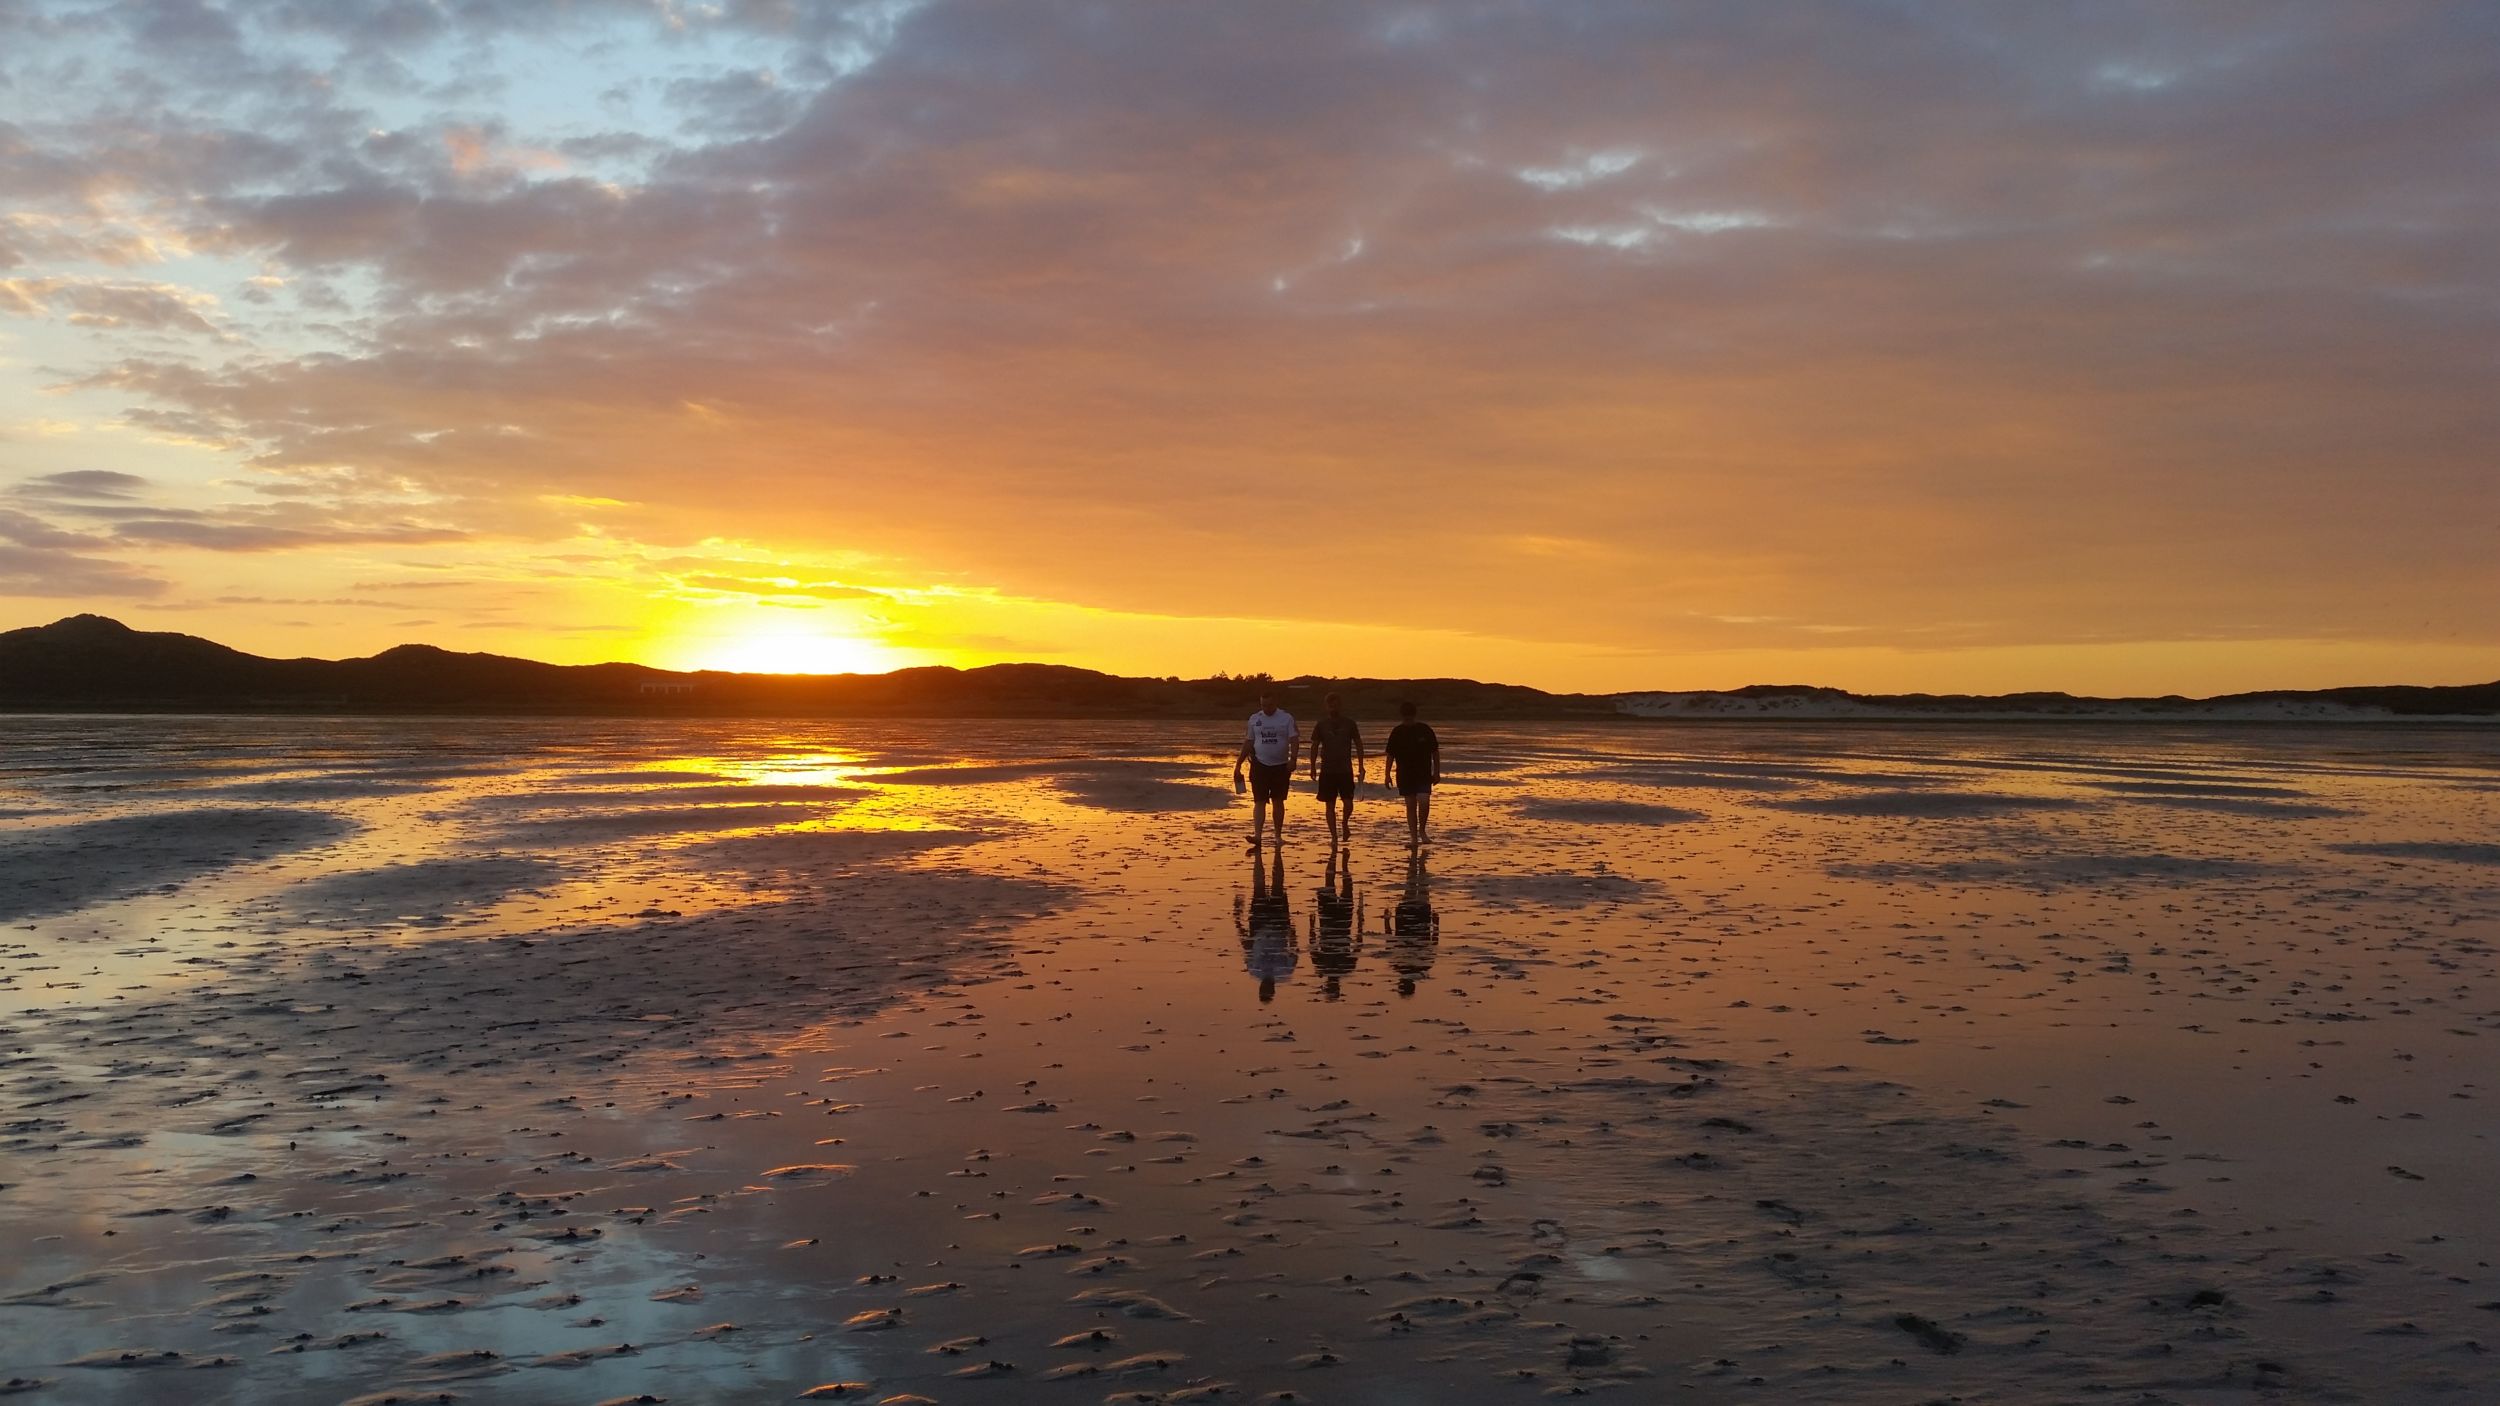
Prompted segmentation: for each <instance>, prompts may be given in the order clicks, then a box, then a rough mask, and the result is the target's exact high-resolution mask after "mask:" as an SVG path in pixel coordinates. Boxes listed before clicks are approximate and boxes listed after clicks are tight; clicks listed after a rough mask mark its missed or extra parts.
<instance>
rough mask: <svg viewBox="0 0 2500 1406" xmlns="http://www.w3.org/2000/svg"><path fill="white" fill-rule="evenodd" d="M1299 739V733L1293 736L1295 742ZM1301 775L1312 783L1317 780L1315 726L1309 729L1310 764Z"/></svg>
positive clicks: (1316, 732) (1317, 743)
mask: <svg viewBox="0 0 2500 1406" xmlns="http://www.w3.org/2000/svg"><path fill="white" fill-rule="evenodd" d="M1300 737H1301V734H1300V733H1296V734H1295V738H1296V740H1299V739H1300ZM1302 774H1303V775H1304V776H1305V777H1307V778H1308V779H1310V780H1312V781H1317V780H1319V728H1318V725H1316V724H1314V725H1313V726H1312V728H1311V764H1310V766H1308V767H1306V768H1304V770H1303V773H1302Z"/></svg>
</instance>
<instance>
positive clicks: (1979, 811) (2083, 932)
mask: <svg viewBox="0 0 2500 1406" xmlns="http://www.w3.org/2000/svg"><path fill="white" fill-rule="evenodd" d="M1442 735H1443V738H1444V741H1445V745H1446V746H1447V748H1448V749H1449V759H1450V771H1451V776H1450V778H1449V784H1447V785H1446V786H1445V787H1444V788H1443V790H1442V793H1441V797H1440V801H1439V803H1438V806H1437V809H1436V826H1437V831H1438V833H1437V836H1436V839H1435V842H1434V843H1433V845H1432V846H1431V847H1430V850H1429V852H1428V854H1426V855H1424V856H1423V857H1422V858H1421V859H1420V860H1418V861H1412V862H1410V858H1409V855H1408V851H1407V848H1406V845H1405V843H1404V839H1403V830H1404V824H1403V820H1402V817H1400V816H1399V815H1398V814H1396V813H1395V812H1396V810H1397V806H1396V803H1395V800H1394V798H1392V797H1390V796H1388V795H1387V794H1386V793H1384V792H1382V791H1381V790H1380V789H1379V788H1378V786H1377V785H1376V784H1375V785H1374V786H1372V787H1370V788H1367V790H1366V792H1365V794H1364V799H1363V800H1362V802H1361V810H1360V812H1359V815H1358V818H1357V822H1356V826H1355V834H1354V839H1353V842H1352V844H1351V845H1350V847H1349V848H1348V849H1347V851H1346V852H1345V854H1344V855H1343V856H1342V857H1340V858H1336V859H1332V856H1331V851H1330V846H1329V845H1328V843H1327V840H1326V837H1325V835H1324V833H1323V831H1322V828H1321V825H1320V822H1319V818H1318V811H1317V807H1316V804H1315V802H1313V801H1312V799H1311V798H1310V796H1309V794H1308V791H1307V787H1306V788H1304V789H1301V790H1298V791H1297V793H1296V795H1295V797H1294V799H1293V801H1292V803H1291V817H1290V826H1289V832H1288V837H1287V840H1286V843H1285V845H1284V847H1283V848H1282V850H1281V851H1275V850H1271V851H1269V852H1267V853H1265V854H1263V855H1261V856H1260V857H1259V858H1258V859H1256V860H1253V859H1252V858H1251V857H1250V856H1249V855H1247V854H1245V853H1244V851H1243V849H1242V840H1243V837H1244V835H1245V834H1246V832H1247V829H1248V811H1247V802H1246V801H1244V800H1241V799H1238V798H1236V797H1235V796H1234V795H1233V793H1232V792H1231V790H1230V788H1229V785H1228V784H1226V783H1227V759H1228V755H1229V750H1230V746H1231V743H1232V733H1231V731H1230V730H1229V729H1227V728H1225V727H1222V726H1217V725H1210V726H1206V727H1197V726H1190V725H1183V724H1171V723H1156V724H1146V725H1125V724H1117V723H1083V724H1054V723H970V722H966V723H936V722H932V723H876V724H864V723H766V722H731V723H697V722H682V721H678V722H668V721H658V722H615V721H596V722H581V721H552V720H550V721H491V720H490V721H480V720H442V721H426V722H414V723H411V722H404V721H392V720H383V719H361V720H335V719H216V718H199V719H178V718H145V719H141V718H131V719H98V718H75V719H73V718H41V717H14V718H6V719H0V921H4V922H5V924H6V927H5V928H4V929H0V1012H5V1014H4V1015H0V1033H5V1035H6V1040H5V1045H6V1050H7V1053H6V1056H5V1069H4V1070H0V1074H4V1075H5V1080H4V1082H0V1097H5V1100H6V1105H7V1110H6V1114H5V1127H4V1128H0V1226H4V1227H5V1236H0V1244H5V1245H7V1246H8V1247H10V1253H9V1256H8V1262H7V1264H6V1266H5V1268H0V1381H5V1383H6V1386H5V1391H7V1392H11V1393H23V1394H25V1395H26V1397H27V1399H29V1400H30V1401H33V1402H44V1403H49V1402H61V1403H89V1402H93V1403H108V1402H109V1403H155V1402H166V1403H174V1402H182V1403H188V1402H251V1403H274V1404H277V1406H285V1404H286V1403H299V1402H301V1403H324V1406H329V1404H330V1403H356V1406H379V1403H385V1402H397V1403H415V1402H477V1403H499V1402H509V1403H525V1402H527V1403H535V1402H582V1403H600V1402H607V1403H614V1402H642V1401H675V1402H717V1401H769V1400H787V1399H798V1398H810V1399H831V1400H843V1401H864V1402H885V1403H892V1406H903V1404H904V1403H918V1402H924V1401H933V1402H942V1403H947V1406H959V1403H983V1402H991V1403H1024V1402H1036V1403H1062V1402H1064V1403H1089V1404H1090V1403H1095V1402H1119V1403H1134V1404H1135V1406H1144V1403H1166V1402H1168V1403H1180V1402H1328V1403H1337V1402H1343V1403H1372V1402H1379V1403H1408V1402H1417V1403H1421V1402H1433V1403H1439V1404H1441V1406H1447V1404H1448V1403H1474V1402H1515V1401H1533V1400H1541V1399H1546V1398H1560V1397H1573V1396H1580V1395H1609V1396H1612V1397H1613V1398H1615V1399H1619V1400H1624V1401H1638V1402H1651V1401H1664V1402H1695V1403H1714V1402H1773V1401H1780V1402H1788V1401H1816V1402H1869V1403H1875V1402H1884V1403H1893V1402H1902V1403H1907V1402H1945V1401H1964V1402H2013V1401H2022V1402H2029V1401H2040V1402H2063V1401H2075V1402H2086V1401H2089V1402H2112V1401H2115V1402H2129V1403H2169V1402H2176V1403H2205V1402H2240V1401H2247V1400H2252V1399H2258V1400H2281V1401H2287V1402H2288V1401H2299V1402H2345V1401H2349V1402H2412V1401H2446V1400H2454V1401H2458V1402H2486V1401H2491V1400H2495V1399H2500V1357H2496V1356H2495V1355H2494V1353H2493V1348H2495V1347H2500V1271H2495V1270H2494V1268H2493V1265H2492V1261H2493V1259H2494V1258H2495V1252H2500V1210H2495V1207H2500V1157H2496V1156H2495V1153H2500V1054H2495V1049H2496V1048H2500V1045H2496V1044H2495V1042H2500V984H2495V980H2494V977H2495V970H2494V966H2495V949H2494V943H2495V941H2496V940H2500V842H2496V841H2495V837H2496V836H2500V732H2495V731H2493V730H2491V729H2488V728H2470V727H2464V728H2451V727H2393V726H2391V727H2382V728H2369V727H2304V726H2296V725H2283V726H2256V727H2240V728H2234V727H2228V726H2205V727H2165V726H2149V725H2148V726H2097V725H2065V726H2059V725H2040V726H2022V725H1996V726H1988V725H1976V726H1962V727H1956V726H1936V725H1930V726H1914V725H1913V726H1894V725H1885V724H1857V725H1847V726H1815V725H1810V724H1763V725H1746V726H1715V727H1714V726H1689V725H1688V726H1681V727H1677V726H1644V725H1626V726H1622V727H1615V728H1584V729H1575V728H1565V727H1537V728H1529V727H1507V726H1493V725H1481V726H1478V725H1467V724H1460V723H1451V724H1446V725H1444V727H1443V730H1442ZM1374 779H1375V782H1376V781H1377V771H1376V770H1375V773H1374Z"/></svg>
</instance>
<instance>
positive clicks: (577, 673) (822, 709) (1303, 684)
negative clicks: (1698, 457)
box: [0, 615, 2500, 726]
mask: <svg viewBox="0 0 2500 1406" xmlns="http://www.w3.org/2000/svg"><path fill="white" fill-rule="evenodd" d="M1271 690H1272V691H1274V692H1276V693H1277V694H1279V695H1280V696H1281V699H1282V701H1283V702H1284V705H1285V706H1286V707H1287V708H1288V709H1291V710H1293V711H1295V712H1305V711H1316V709H1317V708H1318V706H1319V701H1320V696H1321V695H1323V694H1330V693H1334V694H1339V695H1341V696H1342V697H1343V700H1344V705H1345V709H1346V711H1347V712H1349V713H1352V714H1353V715H1355V716H1356V717H1368V718H1381V717H1387V716H1389V715H1390V714H1391V713H1392V712H1394V711H1395V710H1396V708H1397V706H1398V705H1399V704H1401V703H1410V702H1411V703H1413V704H1415V705H1416V706H1417V707H1418V708H1420V709H1421V710H1422V712H1423V714H1424V716H1426V717H1429V718H1435V719H1447V720H1450V721H1454V722H1455V721H1461V720H1484V721H1505V722H1569V723H1644V722H1658V723H1737V724H1745V723H1774V722H1776V723H1790V724H1795V723H1808V722H1813V723H1852V724H1855V723H1875V722H1892V723H1901V722H1910V723H2008V722H2024V723H2052V724H2070V723H2085V722H2098V723H2197V724H2211V723H2232V724H2246V723H2303V724H2309V725H2317V724H2320V723H2358V724H2369V725H2374V726H2375V725H2379V724H2383V723H2389V722H2448V723H2477V722H2491V721H2500V682H2493V683H2486V684H2462V685H2439V686H2420V685H2410V684H2399V685H2387V686H2373V687H2356V688H2329V689H2305V690H2304V689H2275V690H2264V691H2257V692H2248V693H2235V694H2225V695H2222V696H2219V697H2214V698H2185V697H2178V696H2165V697H2137V698H2092V697H2081V696H2077V695H2074V694H2067V693H2054V692H2038V691H2033V692H2022V693H2008V694H1994V695H1990V694H1960V693H1945V694H1919V693H1888V694H1887V693H1878V694H1860V693H1851V692H1848V691H1845V690H1842V689H1836V688H1822V687H1816V686H1812V685H1804V684H1755V685H1751V686H1748V687H1745V688H1736V689H1701V690H1682V691H1676V690H1657V689H1644V690H1625V691H1622V692H1617V693H1548V692H1546V691H1545V690H1543V689H1538V688H1529V687H1525V686H1523V685H1519V684H1502V683H1485V682H1482V681H1479V680H1476V679H1457V678H1430V679H1378V678H1323V677H1317V676H1311V675H1303V676H1300V677H1295V678H1285V679H1277V678H1271V677H1269V676H1267V675H1264V674H1252V675H1224V674H1218V675H1215V676H1214V677H1211V678H1203V679H1183V678H1176V677H1166V678H1129V677H1123V676H1121V675H1117V674H1106V673H1103V672H1101V671H1099V670H1095V669H1081V668H1075V667H1071V666H1069V665H1064V664H986V665H981V666H979V667H976V668H969V669H958V668H951V667H946V666H924V667H917V668H909V669H897V670H894V671H893V672H891V673H884V674H733V673H721V672H716V671H702V672H695V673H685V672H678V671H672V670H667V669H654V668H650V667H648V666H646V665H641V664H543V663H539V662H537V661H536V660H530V659H514V658H509V657H506V656H503V655H495V654H479V653H460V652H456V651H453V650H447V649H439V648H436V647H434V646H431V645H419V644H405V645H400V646H397V647H395V648H392V649H387V650H384V651H383V652H381V653H380V654H376V655H372V656H370V657H367V658H361V659H270V658H264V657H262V656H260V655H255V654H246V653H244V652H243V651H241V650H238V649H231V648H229V647H227V646H225V645H221V644H218V643H216V642H215V641H212V640H205V639H201V638H198V637H197V636H193V635H184V634H177V633H172V632H168V631H141V630H134V629H131V628H130V627H129V626H127V625H124V624H122V623H121V622H120V621H118V620H112V619H109V618H107V617H104V616H101V615H76V616H71V617H69V618H67V619H64V620H57V621H54V622H53V623H52V624H49V625H39V626H33V627H29V628H27V629H21V630H9V631H0V712H9V713H50V714H66V715H98V714H132V715H166V714H192V715H236V716H244V715H252V716H284V715H297V716H313V717H323V716H334V717H632V718H857V719H866V718H924V719H940V718H991V719H1001V720H1007V719H1015V720H1026V721H1052V720H1064V719H1074V718H1102V719H1120V720H1131V721H1135V720H1144V719H1201V718H1203V719H1210V720H1213V719H1228V718H1238V717H1240V716H1241V715H1243V714H1245V713H1246V712H1248V711H1249V709H1250V707H1251V706H1252V704H1253V702H1254V700H1255V699H1256V697H1257V696H1258V695H1259V694H1261V693H1262V692H1267V691H1271Z"/></svg>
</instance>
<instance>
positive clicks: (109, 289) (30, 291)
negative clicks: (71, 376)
mask: <svg viewBox="0 0 2500 1406" xmlns="http://www.w3.org/2000/svg"><path fill="white" fill-rule="evenodd" d="M216 305H217V300H216V298H214V297H212V296H211V295H209V294H206V293H202V292H199V291H198V290H196V289H190V288H182V287H178V286H176V285H174V284H171V283H134V282H129V281H122V280H113V279H103V278H77V277H67V276H58V275H56V276H50V277H42V278H0V313H9V314H14V315H16V316H19V317H47V316H61V317H66V318H67V319H68V320H69V321H70V322H72V323H75V324H77V325H80V326H83V327H134V328H146V329H151V330H155V331H164V332H205V333H208V334H209V335H211V336H215V335H217V333H218V327H217V324H215V323H214V322H211V321H209V319H208V317H207V316H206V310H207V309H211V308H214V307H215V306H216Z"/></svg>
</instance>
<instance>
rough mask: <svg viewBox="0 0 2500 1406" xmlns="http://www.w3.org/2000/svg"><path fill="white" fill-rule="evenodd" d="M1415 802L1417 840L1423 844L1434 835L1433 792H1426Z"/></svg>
mask: <svg viewBox="0 0 2500 1406" xmlns="http://www.w3.org/2000/svg"><path fill="white" fill-rule="evenodd" d="M1415 802H1416V805H1415V842H1416V843H1417V844H1422V843H1423V842H1424V841H1425V840H1428V839H1430V838H1431V837H1432V793H1431V792H1430V791H1426V792H1424V793H1423V794H1422V795H1420V796H1417V797H1416V798H1415Z"/></svg>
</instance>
